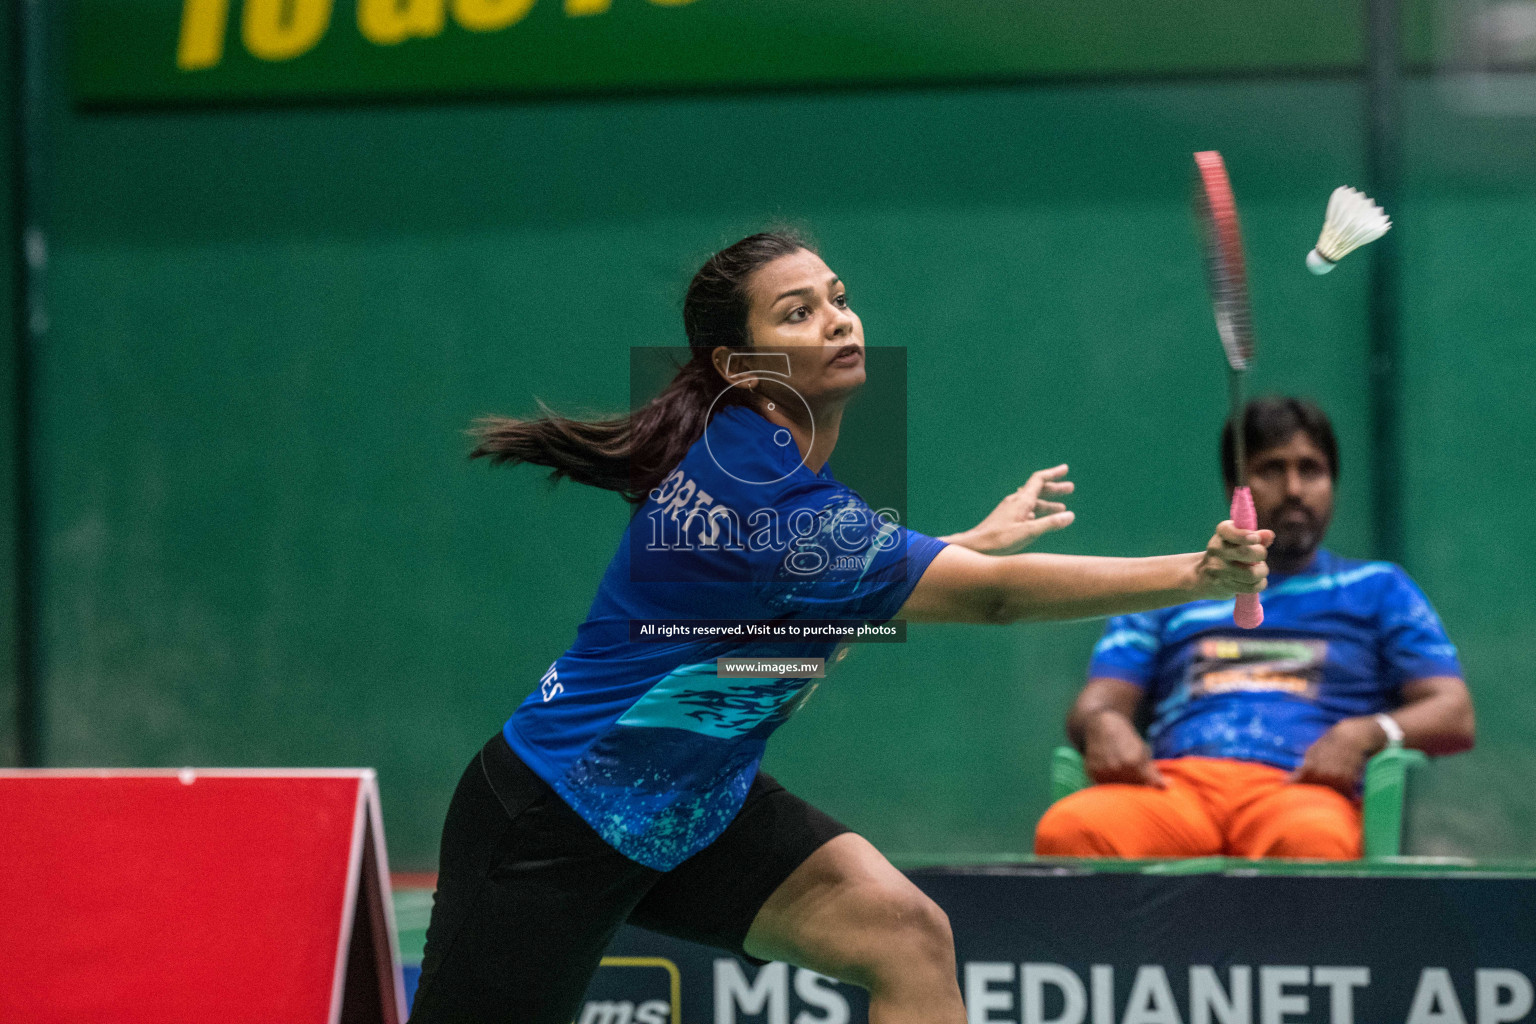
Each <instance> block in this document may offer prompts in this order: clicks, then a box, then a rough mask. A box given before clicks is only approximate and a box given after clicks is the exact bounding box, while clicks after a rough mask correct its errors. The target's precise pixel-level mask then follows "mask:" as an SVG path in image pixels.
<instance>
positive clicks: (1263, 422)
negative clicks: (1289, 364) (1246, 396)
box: [1221, 397, 1339, 487]
mask: <svg viewBox="0 0 1536 1024" xmlns="http://www.w3.org/2000/svg"><path fill="white" fill-rule="evenodd" d="M1298 432H1300V433H1303V434H1306V435H1307V437H1308V438H1310V439H1311V441H1312V443H1313V444H1315V445H1316V446H1317V449H1318V451H1320V452H1322V453H1323V454H1324V455H1326V456H1328V475H1329V476H1330V477H1332V478H1333V479H1334V480H1338V478H1339V445H1338V442H1337V441H1335V440H1334V439H1333V424H1332V423H1329V422H1328V414H1327V413H1325V412H1323V410H1321V409H1319V408H1318V407H1317V406H1316V405H1315V404H1313V403H1312V402H1309V401H1307V400H1306V399H1305V398H1286V397H1274V398H1255V399H1254V400H1253V401H1251V402H1249V403H1248V405H1247V407H1246V408H1245V409H1244V410H1243V447H1244V448H1245V449H1246V450H1247V454H1248V458H1250V459H1251V458H1253V457H1254V456H1255V455H1257V454H1258V453H1259V452H1261V451H1263V450H1264V449H1266V448H1274V447H1276V446H1277V445H1282V444H1285V443H1286V442H1287V441H1289V440H1290V439H1291V438H1293V437H1295V436H1296V434H1297V433H1298ZM1232 448H1233V444H1232V421H1231V420H1228V421H1227V424H1226V426H1224V427H1222V430H1221V475H1222V476H1223V477H1224V478H1225V479H1226V481H1227V486H1228V487H1236V486H1237V461H1236V456H1235V454H1234V453H1233V451H1232Z"/></svg>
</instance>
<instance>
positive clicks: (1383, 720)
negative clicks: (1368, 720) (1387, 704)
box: [1376, 713, 1403, 747]
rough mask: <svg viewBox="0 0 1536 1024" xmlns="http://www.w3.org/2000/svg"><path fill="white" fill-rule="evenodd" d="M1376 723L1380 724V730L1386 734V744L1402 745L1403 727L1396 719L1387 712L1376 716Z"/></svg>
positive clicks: (1392, 745) (1391, 745)
mask: <svg viewBox="0 0 1536 1024" xmlns="http://www.w3.org/2000/svg"><path fill="white" fill-rule="evenodd" d="M1376 724H1377V725H1379V726H1381V731H1382V732H1384V733H1386V734H1387V746H1389V747H1400V746H1402V745H1403V727H1402V726H1400V725H1398V724H1397V719H1395V718H1393V717H1392V716H1391V715H1389V714H1386V713H1382V714H1379V715H1377V716H1376Z"/></svg>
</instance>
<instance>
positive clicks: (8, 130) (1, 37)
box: [0, 0, 21, 767]
mask: <svg viewBox="0 0 1536 1024" xmlns="http://www.w3.org/2000/svg"><path fill="white" fill-rule="evenodd" d="M13 7H14V5H13V4H11V3H10V2H9V0H0V110H4V112H5V113H4V121H3V127H0V247H3V251H4V254H3V255H0V339H3V342H0V345H3V351H4V353H5V354H4V356H3V357H0V580H4V581H5V585H4V586H3V587H0V767H4V766H10V765H15V764H17V763H19V761H20V758H21V751H20V749H19V747H18V744H17V739H18V729H17V714H18V711H17V705H16V697H17V686H18V681H19V678H20V674H21V660H20V655H21V652H20V649H19V647H18V644H17V640H18V637H19V636H20V634H19V632H18V623H17V615H16V611H17V596H18V585H19V582H20V577H19V574H18V573H17V571H16V570H17V565H16V555H17V551H18V550H19V549H18V547H17V527H18V521H17V511H18V508H19V506H18V501H19V500H20V494H19V490H18V487H17V483H18V480H17V469H18V465H19V461H18V455H19V452H18V445H17V440H18V439H17V436H16V435H17V431H16V399H17V391H16V388H17V382H16V369H17V358H16V356H17V350H16V348H15V346H16V344H17V339H16V336H15V335H16V332H15V327H16V304H17V301H18V296H17V294H16V280H17V278H16V262H17V257H18V249H17V236H16V224H17V211H16V209H15V205H16V192H15V181H14V179H15V166H14V160H15V154H16V132H17V130H18V126H17V121H16V117H15V116H14V115H15V103H14V98H15V95H16V86H17V78H16V75H17V68H16V63H17V62H16V61H15V60H14V59H13V54H12V40H13V38H14V25H13V24H12V19H13V18H14V17H15V11H14V9H13Z"/></svg>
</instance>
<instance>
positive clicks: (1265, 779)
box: [1035, 398, 1473, 860]
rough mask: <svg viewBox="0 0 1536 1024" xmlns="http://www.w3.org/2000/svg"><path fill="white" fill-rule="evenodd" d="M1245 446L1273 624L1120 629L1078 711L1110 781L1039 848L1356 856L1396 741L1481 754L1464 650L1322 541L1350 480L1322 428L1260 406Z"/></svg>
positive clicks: (1204, 605) (1397, 574)
mask: <svg viewBox="0 0 1536 1024" xmlns="http://www.w3.org/2000/svg"><path fill="white" fill-rule="evenodd" d="M1231 430H1232V426H1231V424H1228V426H1227V429H1226V431H1225V433H1224V434H1223V436H1222V444H1221V450H1222V469H1223V472H1224V474H1225V476H1226V480H1227V487H1228V490H1229V492H1230V490H1231V488H1232V487H1233V486H1234V480H1235V477H1236V474H1235V472H1234V467H1235V464H1234V461H1233V459H1234V456H1233V444H1232V437H1231ZM1243 434H1244V439H1245V441H1246V449H1247V451H1248V453H1249V455H1248V482H1249V486H1250V487H1251V488H1252V489H1253V500H1254V505H1255V506H1256V507H1257V510H1258V517H1259V526H1260V527H1262V528H1267V529H1270V530H1273V531H1275V542H1274V544H1273V545H1271V546H1270V549H1269V565H1270V576H1269V586H1268V588H1267V589H1266V590H1265V591H1264V592H1263V594H1261V595H1260V599H1261V601H1262V603H1263V606H1264V623H1263V625H1261V626H1260V627H1259V628H1258V629H1254V630H1244V629H1239V628H1238V627H1237V626H1236V625H1235V624H1234V623H1233V621H1232V602H1231V601H1196V602H1193V603H1191V604H1186V605H1181V606H1179V607H1177V608H1167V609H1164V610H1162V611H1156V612H1148V613H1145V614H1140V615H1122V616H1119V617H1117V618H1114V619H1111V620H1110V621H1109V625H1108V627H1107V628H1106V629H1105V631H1104V636H1103V638H1102V639H1101V640H1100V641H1099V643H1098V646H1097V647H1095V648H1094V652H1093V662H1092V665H1091V666H1090V668H1089V672H1088V676H1089V679H1088V685H1087V686H1085V687H1084V688H1083V691H1082V693H1081V694H1079V695H1078V698H1077V701H1076V703H1075V704H1074V705H1073V707H1072V711H1071V713H1070V714H1069V715H1068V717H1067V733H1068V735H1069V736H1070V737H1071V739H1072V742H1073V743H1074V744H1076V746H1077V748H1078V749H1079V750H1081V751H1082V752H1083V755H1084V765H1085V767H1086V769H1087V771H1088V776H1089V778H1091V779H1092V780H1093V781H1094V782H1095V783H1096V785H1093V786H1090V787H1089V788H1087V789H1084V790H1081V791H1080V792H1077V793H1074V794H1072V795H1071V796H1069V797H1066V798H1065V799H1063V800H1060V801H1058V802H1057V803H1056V804H1055V805H1054V806H1053V807H1051V808H1050V809H1049V810H1048V811H1046V813H1045V816H1044V817H1043V818H1041V819H1040V825H1039V827H1038V828H1037V829H1036V832H1035V851H1036V852H1037V853H1040V854H1053V855H1059V856H1076V857H1196V856H1214V855H1227V856H1234V857H1311V858H1325V859H1331V860H1345V859H1351V858H1357V857H1359V856H1360V850H1361V836H1360V805H1359V801H1358V792H1359V784H1360V779H1361V774H1362V771H1363V769H1364V766H1365V762H1366V760H1367V759H1368V758H1369V757H1370V756H1371V755H1372V754H1374V753H1376V752H1377V751H1378V750H1380V749H1382V748H1383V747H1384V746H1386V745H1387V744H1388V743H1389V742H1391V741H1393V740H1399V741H1401V742H1402V743H1403V744H1404V745H1406V746H1410V747H1417V748H1418V749H1420V750H1423V751H1426V752H1428V753H1431V754H1449V753H1454V752H1456V751H1460V750H1466V749H1468V748H1470V747H1471V746H1472V730H1473V716H1472V698H1471V696H1470V695H1469V694H1468V692H1467V687H1466V684H1465V683H1464V682H1463V681H1462V679H1461V666H1460V664H1459V662H1458V661H1457V659H1456V649H1455V648H1454V647H1453V646H1451V644H1450V642H1449V641H1448V640H1447V639H1446V636H1445V632H1444V630H1443V628H1442V627H1441V625H1440V620H1439V618H1438V617H1437V616H1436V615H1435V612H1434V609H1433V608H1431V607H1430V605H1429V602H1428V601H1426V600H1425V598H1424V595H1423V594H1422V593H1421V592H1420V591H1419V589H1418V587H1416V586H1415V585H1414V583H1413V581H1412V580H1410V579H1409V578H1408V575H1407V574H1406V573H1404V572H1403V570H1402V569H1400V568H1398V567H1397V566H1395V565H1392V564H1390V563H1387V562H1357V561H1354V560H1352V559H1346V558H1341V557H1339V556H1338V555H1335V554H1333V553H1332V552H1330V551H1327V550H1323V549H1321V548H1319V547H1318V545H1319V544H1320V543H1321V542H1322V539H1323V534H1324V533H1325V532H1326V531H1327V529H1328V523H1329V520H1330V519H1331V518H1332V516H1333V489H1334V482H1335V481H1336V480H1337V479H1338V475H1339V458H1338V449H1337V446H1336V445H1335V443H1334V437H1333V428H1332V426H1330V425H1329V422H1328V418H1327V417H1326V416H1325V415H1324V414H1323V412H1322V410H1320V409H1318V408H1317V407H1316V406H1315V405H1313V404H1312V403H1310V402H1306V401H1302V400H1298V399H1294V398H1269V399H1260V400H1258V401H1255V402H1252V403H1250V404H1249V406H1248V407H1247V409H1246V410H1245V412H1244V417H1243ZM1138 713H1141V714H1144V715H1145V717H1146V719H1148V720H1150V726H1149V728H1148V729H1147V739H1148V741H1150V743H1151V749H1150V750H1149V749H1148V746H1147V743H1145V742H1143V741H1142V738H1141V736H1140V735H1139V734H1138V732H1137V729H1136V726H1135V725H1134V724H1133V722H1134V721H1136V719H1137V717H1138Z"/></svg>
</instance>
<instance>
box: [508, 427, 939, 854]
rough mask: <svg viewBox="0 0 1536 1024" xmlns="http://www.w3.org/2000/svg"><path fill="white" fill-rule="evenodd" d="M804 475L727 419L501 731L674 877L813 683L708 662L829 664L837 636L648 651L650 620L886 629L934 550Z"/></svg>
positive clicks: (624, 551) (766, 433)
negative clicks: (753, 675) (725, 669)
mask: <svg viewBox="0 0 1536 1024" xmlns="http://www.w3.org/2000/svg"><path fill="white" fill-rule="evenodd" d="M891 518H892V517H891V516H890V515H889V514H885V515H880V514H876V513H875V512H873V511H872V510H871V509H870V508H869V506H868V505H867V504H865V502H864V501H863V500H862V499H860V498H859V496H858V495H857V494H855V493H854V492H853V491H851V490H849V489H848V488H847V487H845V486H844V485H842V484H840V483H838V482H837V480H836V479H834V478H833V476H832V473H831V469H830V467H829V466H824V467H823V468H822V470H821V472H820V473H812V472H811V471H810V469H809V468H808V467H806V466H805V465H804V464H803V462H802V460H801V456H800V451H799V449H798V447H797V446H796V444H795V442H794V439H793V438H792V437H791V436H790V434H789V432H788V431H787V430H784V429H783V428H781V427H778V426H776V425H774V424H772V423H770V422H769V421H768V420H766V419H764V418H763V417H762V416H760V415H759V414H758V413H756V412H753V411H751V410H749V409H746V408H744V407H742V406H728V407H726V408H725V409H724V410H722V411H721V412H719V413H718V414H717V415H716V416H715V417H714V419H713V420H712V421H711V423H710V425H709V427H708V429H707V430H706V432H705V434H704V436H703V437H702V438H701V439H700V440H699V441H698V442H697V443H696V444H694V445H693V447H692V448H690V449H689V451H688V454H687V455H686V456H685V457H684V458H683V460H682V462H681V463H679V464H678V466H677V468H676V470H674V471H673V472H672V473H671V474H670V475H669V476H668V477H667V478H666V479H665V480H664V481H662V483H661V484H660V485H659V486H658V487H657V488H656V489H655V490H654V491H652V492H651V494H650V496H649V497H648V498H647V500H646V502H645V504H644V505H642V506H640V508H639V509H638V510H637V511H636V513H635V515H634V518H633V519H631V520H630V523H629V527H628V528H627V529H626V530H625V532H624V536H623V538H622V539H621V540H620V542H619V548H618V552H617V553H616V554H615V555H614V556H613V560H612V561H611V562H610V563H609V564H608V570H607V572H606V573H605V574H604V575H603V581H602V583H601V585H600V586H599V587H598V590H597V596H596V597H595V598H594V599H593V601H592V607H591V609H590V610H589V611H588V613H587V619H586V621H585V622H584V623H582V625H581V627H580V628H579V629H578V630H577V633H576V641H575V643H573V644H572V645H571V647H570V649H569V650H567V651H566V652H565V653H564V654H562V655H561V656H560V657H559V658H557V659H556V660H555V662H554V664H553V665H551V666H550V668H549V671H548V672H546V673H545V675H544V677H543V679H541V680H540V685H539V686H538V688H536V689H535V690H534V691H533V693H531V694H530V695H529V696H528V699H527V700H525V701H524V702H523V704H522V706H520V707H519V708H518V709H517V711H516V712H514V713H513V715H512V717H511V718H510V719H509V720H508V721H507V723H506V726H505V729H504V734H505V735H506V738H507V742H508V743H509V744H511V746H512V749H513V750H514V751H516V752H517V754H518V756H519V757H521V758H522V759H523V760H524V761H525V762H527V764H528V765H529V767H531V768H532V769H533V770H534V771H535V772H536V773H538V775H539V776H540V777H541V778H543V779H544V780H545V781H546V782H548V783H549V784H550V786H551V787H553V788H554V790H555V791H556V792H557V793H559V794H560V796H561V797H562V798H563V799H564V800H565V801H566V803H568V804H570V806H571V808H572V809H573V810H575V811H576V812H577V813H578V814H580V815H581V816H582V818H584V819H585V820H586V821H587V822H588V823H589V824H590V825H591V826H592V827H593V828H594V829H595V830H596V831H597V832H598V834H599V835H601V836H602V837H603V838H604V839H605V840H606V841H607V842H608V843H609V844H610V845H611V846H613V847H614V848H615V849H617V850H618V851H619V852H620V853H622V854H624V855H625V856H627V857H629V858H630V859H632V860H635V861H637V862H639V863H641V864H644V865H647V866H649V867H653V868H656V869H657V870H661V871H666V870H669V869H671V868H673V867H675V866H677V865H678V864H680V863H682V862H683V861H684V860H686V859H687V858H688V857H690V856H691V855H693V854H694V853H697V852H698V851H699V850H701V849H703V848H704V847H705V846H708V845H709V844H710V843H711V842H712V841H713V840H714V839H715V837H716V836H718V835H719V834H720V833H721V832H722V831H724V829H725V827H726V826H727V825H728V824H730V822H731V819H732V818H734V817H735V816H736V812H737V811H738V810H740V808H741V803H742V800H743V799H744V797H745V796H746V792H747V788H748V786H750V785H751V783H752V779H753V778H754V776H755V775H756V774H757V766H758V762H759V761H760V760H761V759H762V756H763V748H764V745H765V743H766V742H767V739H768V736H769V734H770V733H772V732H773V730H774V729H775V728H777V727H778V726H779V725H780V724H781V723H782V722H784V720H785V719H787V718H788V717H789V716H790V714H792V713H793V712H794V711H795V710H796V709H797V708H798V707H800V706H801V705H802V704H803V703H804V702H805V700H806V698H808V697H809V696H810V693H811V690H812V689H814V685H815V684H814V682H813V681H812V680H810V679H807V678H778V679H773V678H768V679H741V678H736V679H731V678H717V677H716V674H715V659H716V658H721V657H743V656H754V655H772V656H782V657H786V658H798V657H823V658H825V657H829V656H830V655H832V654H833V652H834V651H835V649H836V647H837V646H838V642H837V641H836V640H832V639H816V640H807V641H805V642H795V643H752V642H750V641H743V640H739V639H737V640H728V641H721V642H718V643H713V642H701V641H683V642H662V643H658V642H647V641H645V640H643V639H639V638H638V637H636V636H635V635H633V634H632V633H631V623H632V622H640V621H644V620H656V619H714V620H735V621H742V620H758V621H764V620H778V621H794V620H801V621H806V620H810V621H817V620H827V619H846V620H860V621H865V622H883V621H885V620H887V619H889V618H891V617H892V616H893V615H895V614H896V612H897V611H898V610H899V609H900V608H901V606H902V604H903V603H905V602H906V599H907V596H908V595H909V594H910V593H911V592H912V588H913V587H914V586H916V585H917V581H918V579H919V577H921V576H922V574H923V571H924V570H925V569H926V568H927V567H928V564H929V563H930V562H931V561H932V560H933V558H934V556H935V555H937V554H938V553H939V551H940V549H942V548H943V547H944V542H943V541H939V540H936V539H934V538H932V537H926V536H923V535H922V534H919V533H916V532H913V531H910V530H907V529H905V528H904V527H901V526H899V525H896V524H895V523H894V522H891V521H890V520H891Z"/></svg>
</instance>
